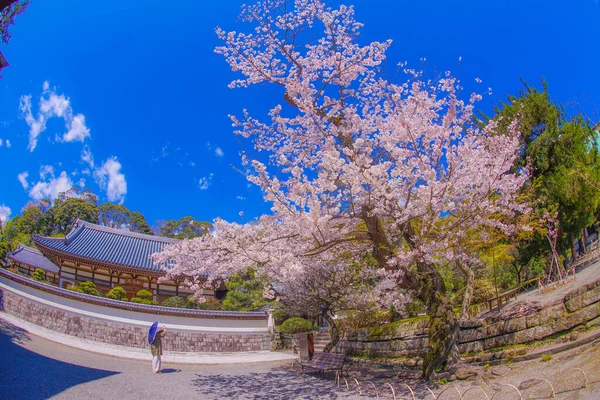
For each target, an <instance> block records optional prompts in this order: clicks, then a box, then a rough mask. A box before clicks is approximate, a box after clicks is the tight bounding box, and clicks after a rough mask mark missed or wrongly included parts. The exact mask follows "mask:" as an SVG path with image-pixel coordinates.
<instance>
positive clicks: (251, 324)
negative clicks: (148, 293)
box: [0, 276, 269, 334]
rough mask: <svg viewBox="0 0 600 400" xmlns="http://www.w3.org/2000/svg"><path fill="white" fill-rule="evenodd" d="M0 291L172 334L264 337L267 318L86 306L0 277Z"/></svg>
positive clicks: (85, 314)
mask: <svg viewBox="0 0 600 400" xmlns="http://www.w3.org/2000/svg"><path fill="white" fill-rule="evenodd" d="M0 289H2V290H6V291H8V292H11V293H13V294H15V295H17V296H20V297H23V298H27V299H29V300H31V301H35V302H38V303H41V304H43V305H45V306H47V307H53V308H56V309H60V310H62V311H65V312H68V313H72V314H76V315H81V316H85V317H87V318H95V319H99V320H103V321H108V322H115V323H119V324H125V325H132V326H140V327H148V326H149V325H151V324H152V323H153V322H154V321H159V323H160V324H161V325H166V326H167V327H168V328H169V329H171V330H176V331H184V332H207V333H230V334H235V333H266V332H268V331H269V329H268V317H267V315H266V313H265V318H264V319H250V320H249V319H234V318H222V317H221V318H214V319H212V318H204V317H200V318H197V317H181V316H172V315H158V314H152V313H143V312H137V311H130V310H123V309H119V308H113V307H106V306H101V305H96V304H89V303H86V302H82V301H77V300H73V299H69V298H65V297H62V296H58V295H55V294H53V293H48V292H45V291H42V290H38V289H35V288H32V287H29V286H26V285H23V284H20V283H18V282H15V281H12V280H10V279H7V278H5V277H3V276H0Z"/></svg>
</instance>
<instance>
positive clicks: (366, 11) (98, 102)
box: [0, 0, 600, 225]
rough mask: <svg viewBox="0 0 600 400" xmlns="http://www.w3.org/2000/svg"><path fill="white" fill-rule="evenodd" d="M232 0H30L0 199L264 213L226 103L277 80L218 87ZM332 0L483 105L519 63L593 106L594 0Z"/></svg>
mask: <svg viewBox="0 0 600 400" xmlns="http://www.w3.org/2000/svg"><path fill="white" fill-rule="evenodd" d="M248 2H249V0H248ZM243 3H244V1H242V0H239V1H238V0H222V1H183V0H175V1H158V0H154V1H148V0H144V1H141V0H138V1H123V0H107V1H103V2H92V1H80V0H62V1H56V2H50V1H42V0H31V4H30V6H29V7H28V9H27V10H26V11H25V13H23V14H22V15H20V16H18V17H17V19H16V21H15V22H16V23H15V25H14V26H13V28H12V29H11V32H12V36H13V37H12V40H11V42H10V44H9V45H0V51H2V52H3V53H4V55H5V57H6V58H7V60H8V62H9V63H10V66H9V67H8V68H6V69H4V70H3V71H2V75H3V78H1V79H0V140H1V141H2V145H1V146H0V161H1V166H0V214H2V215H3V216H7V215H8V209H10V211H11V214H10V216H11V217H12V216H14V215H16V214H18V213H19V212H20V210H21V208H22V207H23V205H25V203H26V202H27V201H28V200H30V199H36V198H39V197H41V196H54V195H56V194H57V192H58V191H59V190H60V189H61V188H64V187H67V186H69V185H71V184H72V185H83V186H84V187H89V188H90V189H92V191H94V192H95V193H97V194H98V195H99V197H100V201H101V202H103V201H113V202H116V203H120V202H123V204H124V205H125V206H127V207H128V208H129V209H131V210H137V211H140V212H142V213H143V214H144V215H145V216H146V218H147V219H148V222H149V223H150V224H151V225H152V224H153V223H155V221H157V220H166V219H174V218H180V217H183V216H186V215H191V216H193V217H194V218H196V219H197V220H206V221H211V220H213V219H214V218H215V217H222V218H225V219H227V220H235V221H247V220H249V219H251V218H253V217H255V216H257V215H259V214H261V213H264V212H267V211H268V209H269V206H268V205H267V204H265V203H264V202H263V201H262V197H261V194H260V191H259V190H258V189H257V188H256V187H252V186H249V185H248V184H247V182H246V180H245V178H244V177H243V176H242V175H240V173H239V172H236V170H235V167H237V166H239V165H240V158H239V155H238V153H239V151H240V150H241V149H242V148H241V147H240V144H239V143H238V142H237V140H236V138H235V136H234V135H233V133H232V127H231V123H230V121H229V119H228V117H227V115H228V114H238V115H239V114H240V113H241V110H242V109H243V108H248V109H249V110H250V111H251V112H252V113H253V114H254V115H255V116H263V115H265V113H266V110H267V109H268V108H269V107H271V106H273V105H275V104H277V103H279V102H281V101H282V98H281V95H282V94H281V93H279V92H277V91H275V90H274V89H273V88H269V87H266V86H257V87H253V88H251V89H246V90H240V89H236V90H233V89H228V88H227V84H228V83H229V81H231V80H232V79H234V78H235V77H236V75H235V74H233V73H232V72H231V71H230V69H229V67H228V66H227V64H226V63H225V61H224V60H223V59H222V57H221V56H219V55H217V54H215V53H214V52H213V50H214V47H215V46H216V45H218V44H219V42H218V41H217V38H216V36H215V34H214V28H215V27H216V26H220V27H222V28H224V29H225V30H238V31H241V30H248V29H249V27H248V26H244V24H241V23H240V22H238V21H237V16H238V14H239V9H240V5H241V4H243ZM339 3H343V4H353V5H354V6H355V9H356V16H357V19H358V20H359V21H361V22H363V23H364V24H365V27H364V29H363V35H362V38H361V40H362V41H364V42H367V41H371V40H385V39H392V40H393V41H394V44H393V45H392V48H391V50H390V52H389V53H388V60H389V62H390V64H391V65H394V64H396V63H397V62H400V61H407V62H408V63H409V66H412V67H417V68H423V69H425V71H426V73H427V74H429V75H431V76H433V75H435V74H436V73H437V72H439V71H445V70H450V71H452V72H453V74H455V75H457V76H458V77H459V78H460V79H461V80H462V81H463V84H464V86H465V88H466V93H465V95H467V94H468V93H470V92H471V91H473V90H477V91H479V92H488V87H489V88H491V95H489V96H485V97H484V98H485V100H484V101H483V102H482V103H481V104H480V105H481V107H482V109H483V110H484V111H485V112H490V110H491V107H492V105H493V104H495V103H497V102H498V101H499V100H501V99H503V98H505V96H506V94H508V93H516V92H517V91H518V90H519V89H520V83H519V77H520V76H523V77H524V78H525V79H526V80H528V81H530V82H533V83H536V82H539V80H540V78H541V77H545V78H546V79H547V80H548V82H549V84H550V92H551V95H552V96H553V98H554V99H555V100H557V101H559V102H564V103H569V104H575V103H581V104H582V106H583V109H584V110H585V111H586V112H587V113H588V115H589V116H590V117H591V118H592V119H593V120H594V121H597V120H598V119H597V118H596V117H595V116H594V115H593V113H594V105H595V106H596V107H599V108H600V73H599V71H600V68H599V66H600V46H599V43H600V29H598V21H599V20H600V4H598V1H597V0H573V1H570V2H566V1H551V0H539V1H527V0H523V1H517V0H514V1H508V0H506V1H492V0H490V1H481V0H470V1H466V0H465V1H460V0H454V1H432V0H421V1H409V0H349V1H342V2H340V1H337V0H336V1H335V2H331V3H329V4H332V5H335V4H339ZM459 58H462V60H461V61H460V62H459V61H458V60H459ZM421 59H425V61H421ZM475 78H480V79H481V80H482V83H481V84H476V83H475ZM573 109H575V106H574V105H573ZM43 125H45V129H42V128H41V127H43ZM32 126H33V131H34V133H39V134H38V135H37V141H32V140H31V131H32V128H31V127H32ZM34 142H35V143H34ZM34 144H35V147H34ZM92 158H93V162H92ZM240 212H242V213H243V216H240Z"/></svg>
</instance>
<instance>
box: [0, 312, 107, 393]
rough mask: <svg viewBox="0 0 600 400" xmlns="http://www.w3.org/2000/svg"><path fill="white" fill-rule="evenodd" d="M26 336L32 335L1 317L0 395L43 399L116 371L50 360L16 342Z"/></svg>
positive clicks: (21, 341) (26, 337)
mask: <svg viewBox="0 0 600 400" xmlns="http://www.w3.org/2000/svg"><path fill="white" fill-rule="evenodd" d="M28 340H31V339H30V337H29V334H28V333H27V331H25V330H23V329H20V328H18V327H16V326H14V325H12V324H9V323H8V322H6V321H2V320H0V354H1V355H2V357H1V358H2V361H3V362H2V368H0V398H3V399H11V400H18V399H46V398H49V397H52V396H54V395H56V394H58V393H61V392H63V391H65V390H67V389H69V388H71V387H73V386H77V385H80V384H82V383H86V382H90V381H94V380H97V379H102V378H106V377H108V376H111V375H114V374H118V372H113V371H106V370H101V369H95V368H87V367H81V366H79V365H75V364H70V363H66V362H62V361H57V360H53V359H51V358H48V357H44V356H42V355H39V354H37V353H34V352H32V351H30V350H27V349H25V348H23V347H21V346H20V345H19V344H21V343H24V342H25V341H28ZM16 362H18V364H16ZM15 367H17V368H18V369H19V373H18V374H15V373H14V370H13V368H15ZM11 371H12V372H11Z"/></svg>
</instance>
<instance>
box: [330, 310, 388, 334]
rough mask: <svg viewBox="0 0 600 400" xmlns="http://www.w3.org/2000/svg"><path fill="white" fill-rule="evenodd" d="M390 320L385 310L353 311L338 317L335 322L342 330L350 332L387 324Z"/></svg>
mask: <svg viewBox="0 0 600 400" xmlns="http://www.w3.org/2000/svg"><path fill="white" fill-rule="evenodd" d="M390 320H391V317H390V312H389V311H387V310H385V311H384V310H374V311H353V312H349V313H347V314H345V315H344V316H343V317H342V318H340V319H338V320H337V321H336V324H337V325H338V327H339V328H340V330H341V331H342V332H352V331H357V330H359V329H364V328H374V327H376V326H379V325H383V324H387V323H388V322H390Z"/></svg>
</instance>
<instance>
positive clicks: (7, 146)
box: [6, 139, 12, 149]
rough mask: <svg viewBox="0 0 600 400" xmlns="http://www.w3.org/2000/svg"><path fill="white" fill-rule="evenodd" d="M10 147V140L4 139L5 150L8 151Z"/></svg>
mask: <svg viewBox="0 0 600 400" xmlns="http://www.w3.org/2000/svg"><path fill="white" fill-rule="evenodd" d="M10 146H12V145H11V144H10V140H8V139H6V148H7V149H10Z"/></svg>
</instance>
